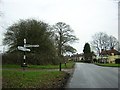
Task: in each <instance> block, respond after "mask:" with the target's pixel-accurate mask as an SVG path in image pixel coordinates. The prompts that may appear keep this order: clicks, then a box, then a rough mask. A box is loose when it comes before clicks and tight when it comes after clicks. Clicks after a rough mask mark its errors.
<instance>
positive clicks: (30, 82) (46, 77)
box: [2, 70, 66, 88]
mask: <svg viewBox="0 0 120 90" xmlns="http://www.w3.org/2000/svg"><path fill="white" fill-rule="evenodd" d="M2 76H3V81H2V87H3V88H59V87H60V83H61V81H63V79H64V77H65V76H66V73H64V72H59V71H26V72H22V71H18V70H3V72H2Z"/></svg>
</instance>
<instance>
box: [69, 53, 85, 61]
mask: <svg viewBox="0 0 120 90" xmlns="http://www.w3.org/2000/svg"><path fill="white" fill-rule="evenodd" d="M71 59H72V60H74V61H81V60H82V59H83V53H81V54H78V53H77V54H74V55H72V56H71Z"/></svg>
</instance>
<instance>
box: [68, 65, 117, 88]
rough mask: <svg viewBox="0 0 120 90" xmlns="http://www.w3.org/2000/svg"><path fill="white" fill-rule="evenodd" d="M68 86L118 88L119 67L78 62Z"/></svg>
mask: <svg viewBox="0 0 120 90" xmlns="http://www.w3.org/2000/svg"><path fill="white" fill-rule="evenodd" d="M66 87H67V88H118V68H115V67H114V68H113V67H101V66H97V65H94V64H87V63H76V64H75V71H74V73H73V76H72V77H71V78H70V80H69V82H68V84H67V86H66Z"/></svg>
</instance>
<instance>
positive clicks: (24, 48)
mask: <svg viewBox="0 0 120 90" xmlns="http://www.w3.org/2000/svg"><path fill="white" fill-rule="evenodd" d="M27 47H39V45H30V44H28V45H27V44H26V39H24V47H23V46H18V50H21V51H24V56H23V59H24V63H23V70H25V68H24V67H25V65H26V63H25V62H26V54H25V52H30V51H31V50H30V49H28V48H27Z"/></svg>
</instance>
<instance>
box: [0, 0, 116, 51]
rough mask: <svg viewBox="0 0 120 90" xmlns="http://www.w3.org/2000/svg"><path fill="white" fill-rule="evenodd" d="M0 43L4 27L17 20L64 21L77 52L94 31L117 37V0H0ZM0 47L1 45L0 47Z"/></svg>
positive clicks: (52, 23)
mask: <svg viewBox="0 0 120 90" xmlns="http://www.w3.org/2000/svg"><path fill="white" fill-rule="evenodd" d="M0 8H1V12H2V13H3V14H2V15H1V17H0V25H1V27H0V45H1V44H2V39H3V38H4V37H3V35H4V33H5V31H6V28H7V27H9V26H10V25H12V24H14V23H15V22H17V21H19V20H20V19H29V18H30V19H31V18H34V19H37V20H41V21H44V22H46V23H48V24H50V25H54V24H55V23H57V22H65V23H66V24H68V25H70V26H71V28H72V29H73V30H74V34H75V35H76V37H77V38H79V41H77V42H76V43H74V44H73V46H74V48H76V49H77V51H78V53H82V52H83V47H84V45H85V43H86V42H90V41H92V36H93V35H94V34H95V33H97V32H105V33H107V34H108V35H113V36H114V37H116V38H117V39H118V3H117V2H116V1H114V0H1V2H0ZM0 49H1V47H0Z"/></svg>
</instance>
